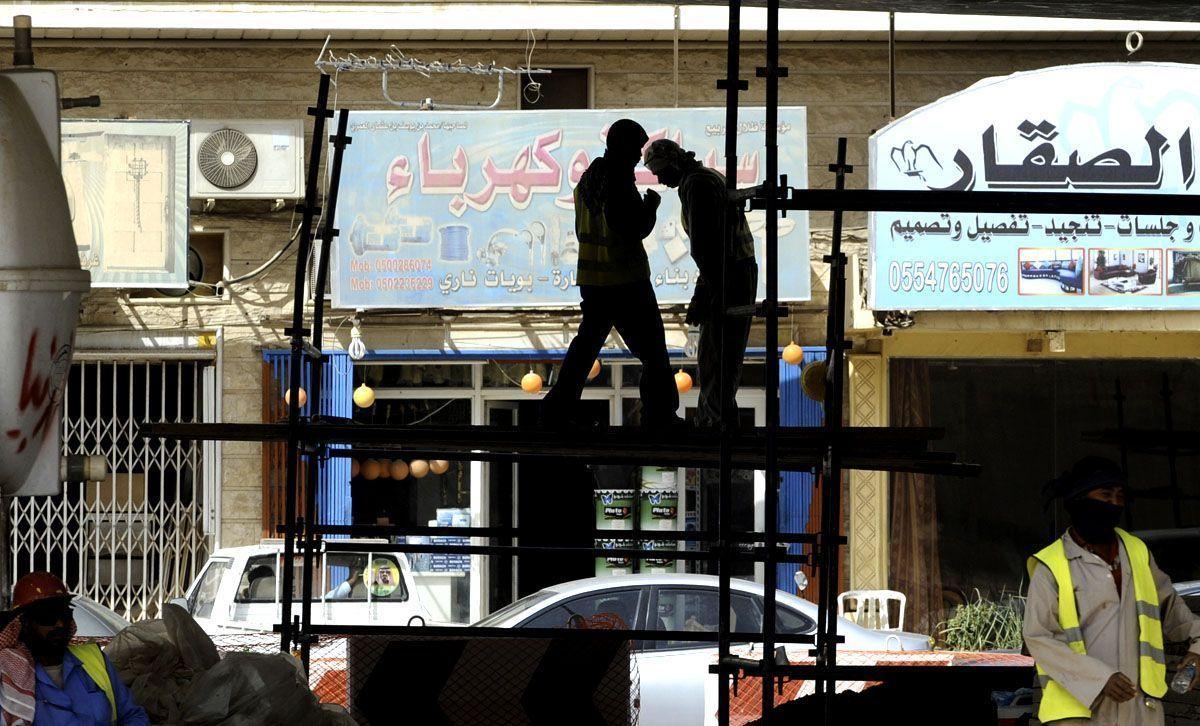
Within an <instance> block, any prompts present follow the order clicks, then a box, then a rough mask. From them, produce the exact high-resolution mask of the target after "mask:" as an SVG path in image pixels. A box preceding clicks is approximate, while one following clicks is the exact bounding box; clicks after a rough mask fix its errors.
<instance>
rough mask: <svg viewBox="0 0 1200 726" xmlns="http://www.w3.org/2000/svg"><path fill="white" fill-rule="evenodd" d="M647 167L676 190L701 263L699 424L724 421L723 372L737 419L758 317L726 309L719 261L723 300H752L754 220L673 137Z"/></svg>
mask: <svg viewBox="0 0 1200 726" xmlns="http://www.w3.org/2000/svg"><path fill="white" fill-rule="evenodd" d="M646 168H647V169H649V170H650V171H652V172H654V175H655V176H657V177H658V180H659V181H660V182H662V183H663V184H665V185H667V186H669V187H672V188H676V187H677V188H678V189H679V200H680V202H682V204H683V213H682V222H683V229H684V231H685V232H686V233H687V236H688V239H689V240H690V243H691V249H692V259H693V260H695V261H696V267H698V268H699V269H700V278H699V279H698V280H697V281H696V287H695V292H694V293H693V294H692V301H691V303H690V304H689V305H688V309H687V324H688V325H699V326H700V347H699V352H698V357H699V366H700V370H699V379H700V381H699V382H700V410H699V415H698V417H697V423H698V424H699V425H701V426H715V425H717V424H718V423H719V422H720V420H721V379H722V378H724V380H725V405H726V406H728V407H729V408H728V410H729V411H730V412H731V413H732V414H733V415H732V417H731V419H730V420H731V422H732V423H733V424H734V425H735V426H736V425H737V415H736V412H737V390H738V385H739V383H740V382H741V377H742V360H743V359H744V358H745V355H746V343H747V342H748V340H749V338H750V324H751V322H753V320H754V318H753V317H752V316H751V315H749V314H746V315H736V316H735V315H728V314H726V312H725V311H724V310H722V309H721V268H722V266H724V268H725V305H726V307H727V308H731V307H734V306H746V305H753V304H754V302H755V295H756V294H757V291H758V263H757V262H755V260H754V237H753V236H751V234H750V225H749V224H747V222H746V215H745V214H744V213H743V212H742V210H741V208H740V207H738V206H737V205H736V204H735V203H734V202H733V201H732V200H731V199H730V196H729V190H728V189H727V188H726V186H725V177H724V176H722V175H721V174H719V173H718V172H716V171H713V170H712V169H709V168H708V167H706V166H704V165H703V164H701V163H700V162H698V161H696V154H695V153H694V152H691V151H684V150H683V149H682V148H681V147H680V146H679V144H676V143H675V142H674V141H671V140H669V139H660V140H658V141H655V142H654V143H652V144H650V147H649V148H648V149H646ZM726 240H728V245H729V246H728V249H726V244H727V242H726ZM722 334H723V335H724V336H725V360H724V365H723V366H722V361H721V336H722Z"/></svg>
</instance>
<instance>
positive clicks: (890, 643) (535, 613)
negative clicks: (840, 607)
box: [475, 575, 929, 726]
mask: <svg viewBox="0 0 1200 726" xmlns="http://www.w3.org/2000/svg"><path fill="white" fill-rule="evenodd" d="M731 588H732V594H731V599H730V610H731V613H730V625H731V628H732V629H733V631H734V632H735V633H758V632H761V631H762V613H763V587H762V585H759V584H757V583H754V582H748V581H746V580H733V581H732V583H731ZM717 596H718V593H717V578H716V577H714V576H711V575H624V576H615V577H593V578H588V579H586V580H575V581H574V582H565V583H563V584H561V585H555V586H553V587H548V588H546V589H544V590H539V591H538V592H535V593H533V594H532V595H527V596H525V597H523V598H521V599H520V600H517V601H516V602H514V603H512V604H511V605H508V606H507V607H504V608H501V609H500V610H497V611H496V612H494V613H492V614H491V615H489V616H487V617H486V618H484V619H482V620H480V621H479V622H477V623H475V625H476V626H486V627H495V628H569V627H581V626H582V627H587V625H588V624H589V622H590V621H594V622H595V625H596V626H599V627H610V628H620V629H634V630H691V631H707V632H716V630H717V617H718V615H717V613H718V609H717ZM775 598H776V600H775V602H776V618H775V620H776V631H777V632H778V633H781V634H788V635H801V634H807V633H813V632H815V631H816V617H817V606H816V605H815V604H813V603H811V602H808V601H807V600H801V599H800V598H798V597H796V596H794V595H789V594H788V593H785V592H779V591H777V592H776V594H775ZM837 627H838V634H840V635H842V636H844V637H845V639H846V641H845V643H844V644H843V645H842V646H841V647H842V648H845V649H847V650H893V651H895V650H928V649H929V638H928V637H926V636H924V635H917V634H914V633H903V632H897V631H875V630H867V629H866V628H863V627H861V626H859V625H856V624H854V623H852V622H850V621H849V620H846V619H845V618H839V619H838V626H837ZM635 646H636V647H637V650H636V651H635V654H634V659H635V664H634V665H635V666H636V669H637V671H636V672H637V673H638V677H639V681H640V691H641V714H640V717H639V719H638V723H639V724H640V725H641V726H703V725H704V724H705V723H706V721H711V720H712V719H711V718H708V717H709V716H710V714H707V713H706V711H707V710H708V709H706V707H705V702H706V699H707V701H708V702H709V703H713V702H714V700H713V695H714V694H715V690H714V691H713V693H706V689H709V690H713V689H715V688H716V679H715V678H713V677H711V676H710V675H709V672H708V668H709V666H710V665H712V664H713V663H714V662H715V661H716V653H717V648H716V645H715V644H713V643H696V642H693V641H670V640H661V641H654V642H638V643H636V644H635ZM786 647H788V648H789V649H795V648H800V649H802V651H801V652H803V653H807V649H808V648H809V647H810V646H808V645H799V646H797V645H788V646H786Z"/></svg>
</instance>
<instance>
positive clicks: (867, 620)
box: [838, 590, 908, 631]
mask: <svg viewBox="0 0 1200 726" xmlns="http://www.w3.org/2000/svg"><path fill="white" fill-rule="evenodd" d="M892 600H895V601H896V602H898V603H899V605H900V606H899V608H898V609H899V613H898V617H897V618H896V621H895V624H893V623H892V618H891V609H890V607H889V605H888V603H889V602H890V601H892ZM848 601H853V607H852V608H851V609H850V611H849V612H850V614H849V615H847V614H846V613H847V608H846V603H847V602H848ZM907 602H908V598H906V597H905V596H904V593H902V592H897V591H895V590H847V591H846V592H843V593H842V594H840V595H838V616H839V617H846V618H848V619H849V620H850V621H852V622H854V623H857V624H858V625H861V626H863V627H864V628H867V629H869V630H881V631H894V630H903V629H904V608H905V605H906V604H907Z"/></svg>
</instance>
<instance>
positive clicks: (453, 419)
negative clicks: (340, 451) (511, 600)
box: [343, 368, 472, 622]
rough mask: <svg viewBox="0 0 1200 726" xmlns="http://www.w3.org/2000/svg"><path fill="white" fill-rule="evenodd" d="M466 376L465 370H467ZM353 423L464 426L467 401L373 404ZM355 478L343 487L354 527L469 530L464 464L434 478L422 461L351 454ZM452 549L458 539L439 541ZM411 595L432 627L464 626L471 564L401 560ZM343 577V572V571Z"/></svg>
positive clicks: (461, 558)
mask: <svg viewBox="0 0 1200 726" xmlns="http://www.w3.org/2000/svg"><path fill="white" fill-rule="evenodd" d="M467 370H469V368H467ZM355 420H356V421H361V422H363V423H386V424H390V425H399V426H414V425H455V426H459V425H461V426H465V425H468V424H470V423H471V401H470V399H467V398H451V399H445V398H441V399H439V398H419V399H397V398H382V397H381V398H378V399H376V401H375V405H374V406H372V407H370V408H369V409H358V410H357V411H356V412H355ZM355 452H356V453H355V457H354V458H355V461H356V462H357V468H356V470H357V472H358V473H357V476H355V477H353V478H352V479H351V481H350V490H351V503H352V516H353V518H354V522H355V523H358V524H403V525H410V526H427V525H430V524H431V523H432V524H433V525H434V526H439V527H443V526H445V527H448V526H468V525H470V524H472V515H471V468H470V462H468V461H457V460H448V466H447V468H446V470H445V471H444V472H442V473H438V471H437V470H436V468H435V464H434V463H433V462H430V461H429V460H428V459H417V458H415V457H412V456H408V455H391V454H389V453H387V452H385V451H380V450H370V449H366V448H364V449H362V450H361V453H360V451H359V450H358V449H356V450H355ZM439 541H441V542H443V543H445V544H459V543H460V541H459V540H458V539H454V540H453V541H451V539H450V538H447V539H446V540H439ZM408 560H409V563H410V565H411V567H412V570H413V576H414V578H416V581H417V587H418V594H419V595H420V597H421V601H422V603H423V604H424V605H425V607H426V609H427V610H429V611H430V612H429V614H430V617H431V619H432V620H433V621H443V622H444V621H454V622H466V621H468V620H469V619H470V578H469V572H470V567H471V559H470V557H469V556H467V555H441V554H438V555H432V554H424V553H422V554H412V555H408ZM343 569H344V568H343Z"/></svg>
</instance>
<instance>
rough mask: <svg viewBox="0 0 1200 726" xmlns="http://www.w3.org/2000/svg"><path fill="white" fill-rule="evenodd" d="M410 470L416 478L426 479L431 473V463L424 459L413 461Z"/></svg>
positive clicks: (409, 466)
mask: <svg viewBox="0 0 1200 726" xmlns="http://www.w3.org/2000/svg"><path fill="white" fill-rule="evenodd" d="M408 469H409V471H410V472H412V475H413V476H414V477H415V478H417V479H424V478H425V475H426V474H428V473H429V462H428V461H425V460H424V459H413V461H412V463H411V464H409V465H408Z"/></svg>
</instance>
